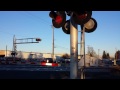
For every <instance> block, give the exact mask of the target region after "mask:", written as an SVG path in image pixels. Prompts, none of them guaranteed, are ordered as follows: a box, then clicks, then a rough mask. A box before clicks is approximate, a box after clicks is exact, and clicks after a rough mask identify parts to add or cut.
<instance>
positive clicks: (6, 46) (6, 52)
mask: <svg viewBox="0 0 120 90" xmlns="http://www.w3.org/2000/svg"><path fill="white" fill-rule="evenodd" d="M6 57H7V45H6Z"/></svg>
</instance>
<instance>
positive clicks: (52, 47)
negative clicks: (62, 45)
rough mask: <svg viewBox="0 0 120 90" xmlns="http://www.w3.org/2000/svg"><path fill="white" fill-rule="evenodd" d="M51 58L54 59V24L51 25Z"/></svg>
mask: <svg viewBox="0 0 120 90" xmlns="http://www.w3.org/2000/svg"><path fill="white" fill-rule="evenodd" d="M52 59H53V61H54V26H52Z"/></svg>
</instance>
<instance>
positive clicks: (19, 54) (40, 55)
mask: <svg viewBox="0 0 120 90" xmlns="http://www.w3.org/2000/svg"><path fill="white" fill-rule="evenodd" d="M11 52H12V51H11V50H0V57H12V55H11ZM61 56H62V54H59V55H58V54H56V55H54V58H55V59H57V58H59V57H61ZM16 57H18V58H23V59H31V58H32V59H38V58H52V53H39V52H23V51H17V55H16Z"/></svg>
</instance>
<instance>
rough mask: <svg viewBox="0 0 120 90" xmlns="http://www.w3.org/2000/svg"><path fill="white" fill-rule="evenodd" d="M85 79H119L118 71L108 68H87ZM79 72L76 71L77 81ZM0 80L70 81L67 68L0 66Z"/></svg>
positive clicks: (119, 72) (119, 73)
mask: <svg viewBox="0 0 120 90" xmlns="http://www.w3.org/2000/svg"><path fill="white" fill-rule="evenodd" d="M84 73H85V79H120V71H119V70H117V71H115V70H114V69H113V68H110V67H88V68H85V69H84ZM80 75H81V72H80V70H78V79H80ZM0 79H70V68H69V67H61V66H59V67H50V66H49V67H48V66H39V65H0Z"/></svg>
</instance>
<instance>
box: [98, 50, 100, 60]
mask: <svg viewBox="0 0 120 90" xmlns="http://www.w3.org/2000/svg"><path fill="white" fill-rule="evenodd" d="M99 51H100V49H98V59H99Z"/></svg>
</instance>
